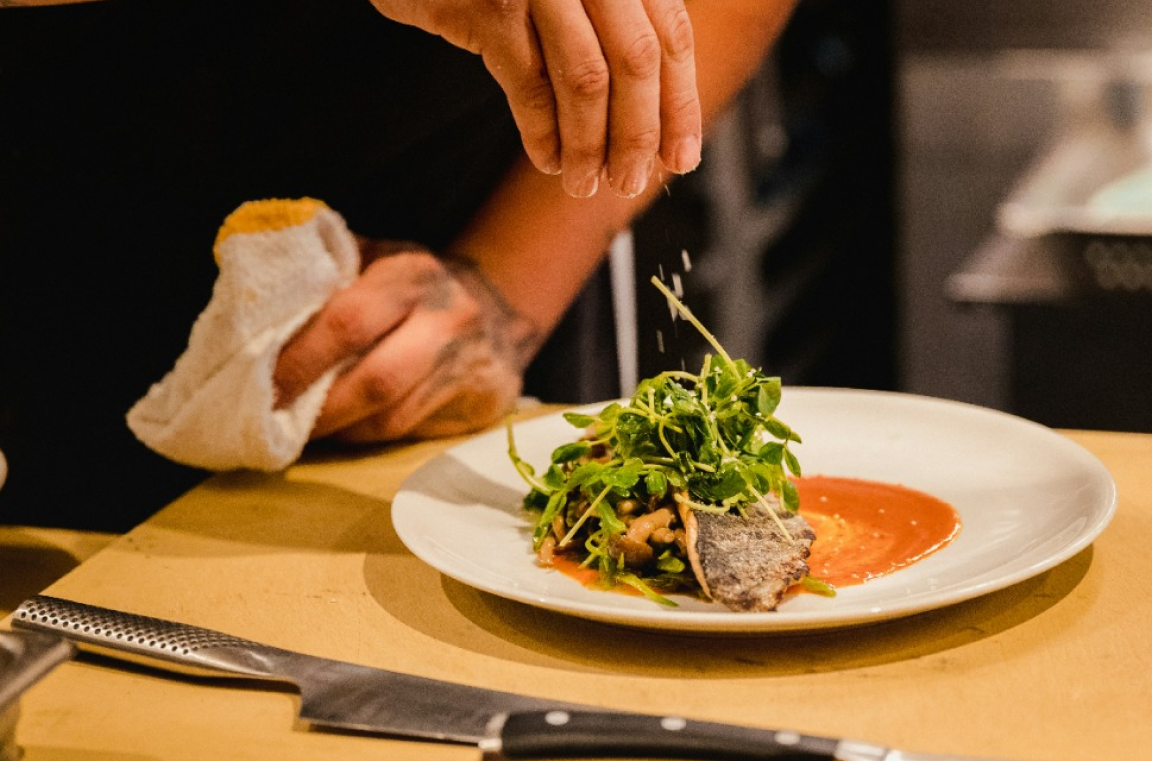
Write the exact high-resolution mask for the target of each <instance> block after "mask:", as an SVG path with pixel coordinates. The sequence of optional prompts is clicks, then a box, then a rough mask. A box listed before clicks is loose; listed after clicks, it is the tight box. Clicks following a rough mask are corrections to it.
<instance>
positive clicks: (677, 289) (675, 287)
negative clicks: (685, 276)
mask: <svg viewBox="0 0 1152 761" xmlns="http://www.w3.org/2000/svg"><path fill="white" fill-rule="evenodd" d="M672 293H674V294H676V298H678V299H682V298H684V284H683V283H682V282H680V273H679V272H673V273H672Z"/></svg>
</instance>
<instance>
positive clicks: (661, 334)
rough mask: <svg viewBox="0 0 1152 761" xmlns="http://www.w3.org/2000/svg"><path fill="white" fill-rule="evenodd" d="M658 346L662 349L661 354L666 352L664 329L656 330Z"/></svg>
mask: <svg viewBox="0 0 1152 761" xmlns="http://www.w3.org/2000/svg"><path fill="white" fill-rule="evenodd" d="M656 348H657V349H659V350H660V353H661V354H663V353H664V331H662V330H657V331H656Z"/></svg>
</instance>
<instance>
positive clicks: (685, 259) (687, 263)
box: [680, 248, 692, 272]
mask: <svg viewBox="0 0 1152 761" xmlns="http://www.w3.org/2000/svg"><path fill="white" fill-rule="evenodd" d="M680 262H681V263H682V264H683V265H684V271H685V272H691V271H692V259H691V258H690V257H689V256H688V249H686V248H682V249H680Z"/></svg>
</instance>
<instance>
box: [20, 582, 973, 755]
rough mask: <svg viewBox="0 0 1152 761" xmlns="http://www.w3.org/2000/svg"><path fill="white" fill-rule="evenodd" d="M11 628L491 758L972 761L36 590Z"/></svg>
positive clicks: (314, 715) (333, 720) (309, 713)
mask: <svg viewBox="0 0 1152 761" xmlns="http://www.w3.org/2000/svg"><path fill="white" fill-rule="evenodd" d="M12 623H13V625H14V626H16V627H18V628H22V629H34V630H39V631H47V632H53V633H56V634H59V635H62V636H64V637H66V638H68V639H70V640H72V641H74V642H76V643H77V644H79V645H81V646H83V649H86V650H89V651H94V652H98V653H102V654H105V655H112V656H113V657H118V658H120V659H123V660H128V661H132V662H136V663H143V664H145V665H148V666H152V667H159V668H163V669H166V670H169V671H174V672H177V673H181V674H186V675H192V676H212V677H220V676H236V677H244V678H249V679H259V680H268V681H276V682H287V683H291V684H294V685H295V686H296V687H297V688H298V689H299V690H300V718H301V719H303V720H305V721H307V722H309V723H310V724H311V725H313V726H316V727H318V728H330V729H342V730H354V731H359V732H367V733H376V734H382V735H390V736H394V737H406V738H420V739H426V740H436V741H442V742H454V743H465V744H470V745H477V746H479V747H480V748H481V749H483V750H484V752H485V756H486V757H487V758H492V759H500V758H506V759H533V758H604V757H613V758H622V757H636V756H643V757H647V758H657V757H658V758H679V759H726V760H727V761H754V760H763V759H776V760H777V761H836V760H838V761H976V760H975V759H961V758H959V757H955V756H939V755H931V754H913V753H905V752H902V751H896V750H891V749H888V748H884V747H880V746H875V745H869V744H866V743H858V742H851V741H846V740H834V739H831V738H824V737H812V736H808V735H801V734H797V733H795V732H784V731H773V730H767V729H755V728H752V727H743V726H738V725H733V724H721V723H716V722H702V721H691V720H686V719H683V718H680V717H675V716H655V715H646V714H638V713H625V712H619V711H606V710H603V709H597V708H595V707H592V706H583V705H578V704H574V703H564V702H560V701H553V700H545V699H542V698H534V697H528V696H526V695H517V694H513V693H508V692H499V691H496V690H488V689H483V688H480V687H470V686H467V685H461V684H453V683H451V682H443V681H439V680H436V679H426V678H423V677H417V676H411V675H408V674H400V673H396V672H392V671H386V670H383V669H378V668H371V667H368V666H360V665H356V664H352V663H343V662H341V661H334V660H329V659H327V658H319V657H316V656H311V655H305V654H303V653H297V652H293V651H291V650H284V649H281V648H278V647H272V646H269V645H262V644H260V643H258V642H253V641H251V640H247V639H242V638H240V637H234V636H232V635H229V634H224V633H222V632H217V631H212V630H211V629H202V628H199V627H195V626H188V625H185V624H179V623H175V622H172V621H166V620H163V619H159V618H151V617H147V616H139V615H135V614H130V613H122V612H120V611H116V610H109V609H107V608H99V607H95V606H92V605H86V604H83V603H78V602H72V601H68V600H61V599H59V598H55V597H47V596H43V595H41V596H38V597H33V598H32V599H30V600H27V601H25V602H24V603H23V604H21V605H20V607H19V608H17V609H16V611H15V612H14V613H13V618H12ZM985 761H990V760H985Z"/></svg>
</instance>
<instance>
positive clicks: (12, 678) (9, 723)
mask: <svg viewBox="0 0 1152 761" xmlns="http://www.w3.org/2000/svg"><path fill="white" fill-rule="evenodd" d="M73 652H74V648H73V646H72V644H71V643H70V642H68V641H67V640H65V639H64V638H62V637H59V636H56V635H53V634H41V633H37V632H0V761H15V759H18V758H20V755H21V753H20V748H19V747H18V746H17V744H16V723H17V721H18V719H19V716H20V697H21V695H23V694H24V693H25V692H26V691H27V690H28V688H29V687H31V686H32V685H34V684H35V683H36V682H38V681H40V679H42V678H43V677H44V675H45V674H47V673H48V672H50V671H51V670H52V669H53V668H55V667H56V666H58V665H59V664H60V663H63V662H64V661H66V660H68V659H69V658H71V657H72V654H73Z"/></svg>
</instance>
